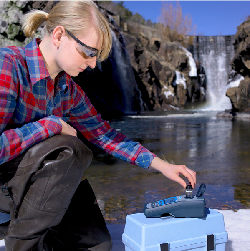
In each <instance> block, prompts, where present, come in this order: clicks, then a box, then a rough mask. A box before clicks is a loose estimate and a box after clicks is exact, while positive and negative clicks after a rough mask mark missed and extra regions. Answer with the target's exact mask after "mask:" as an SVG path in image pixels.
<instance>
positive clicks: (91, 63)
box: [87, 57, 96, 69]
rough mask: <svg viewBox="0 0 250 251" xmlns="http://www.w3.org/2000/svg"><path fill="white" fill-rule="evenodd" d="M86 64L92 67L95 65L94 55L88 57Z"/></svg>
mask: <svg viewBox="0 0 250 251" xmlns="http://www.w3.org/2000/svg"><path fill="white" fill-rule="evenodd" d="M87 64H88V66H89V67H90V68H92V69H94V68H95V67H96V57H93V58H90V59H88V62H87Z"/></svg>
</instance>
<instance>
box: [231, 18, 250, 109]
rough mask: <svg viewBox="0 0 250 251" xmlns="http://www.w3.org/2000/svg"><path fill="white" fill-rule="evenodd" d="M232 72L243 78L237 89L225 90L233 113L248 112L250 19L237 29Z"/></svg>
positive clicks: (249, 93)
mask: <svg viewBox="0 0 250 251" xmlns="http://www.w3.org/2000/svg"><path fill="white" fill-rule="evenodd" d="M234 49H235V56H234V58H233V59H232V61H231V66H232V70H233V71H235V72H236V74H240V75H241V76H243V77H244V80H242V81H241V82H240V84H239V86H238V87H232V88H229V89H228V90H227V93H226V95H227V96H228V97H229V98H230V100H231V103H232V107H233V110H234V111H239V112H244V111H250V17H248V19H247V20H246V21H245V22H243V23H242V24H241V25H240V26H238V27H237V33H236V35H235V42H234Z"/></svg>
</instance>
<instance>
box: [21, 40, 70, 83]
mask: <svg viewBox="0 0 250 251" xmlns="http://www.w3.org/2000/svg"><path fill="white" fill-rule="evenodd" d="M40 42H41V40H40V39H39V38H35V39H33V40H32V41H31V42H30V43H28V44H27V45H26V46H25V57H26V61H27V65H28V70H29V73H30V81H31V83H32V84H33V85H34V84H35V83H36V82H38V81H39V80H41V79H44V78H46V77H50V74H49V72H48V69H47V67H46V65H45V61H44V59H43V55H42V53H41V51H40V48H39V44H40ZM58 77H59V78H60V79H65V84H66V85H67V86H68V82H69V81H72V78H71V76H70V75H68V74H67V73H66V72H64V71H63V72H60V73H59V75H58Z"/></svg>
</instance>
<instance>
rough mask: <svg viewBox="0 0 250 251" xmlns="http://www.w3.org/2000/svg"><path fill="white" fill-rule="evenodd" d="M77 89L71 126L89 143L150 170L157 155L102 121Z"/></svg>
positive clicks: (82, 93) (85, 97)
mask: <svg viewBox="0 0 250 251" xmlns="http://www.w3.org/2000/svg"><path fill="white" fill-rule="evenodd" d="M76 89H77V90H76V91H75V95H74V108H73V109H71V111H70V119H69V122H70V124H71V125H72V126H73V127H74V128H76V129H77V130H79V131H80V132H81V133H82V134H83V135H84V137H85V138H86V139H87V140H88V141H90V142H91V143H93V144H94V145H96V146H98V147H100V148H102V149H103V150H104V151H106V152H107V153H109V154H111V155H113V156H115V157H117V158H119V159H122V160H124V161H127V162H130V163H131V164H134V165H138V166H141V167H143V168H148V167H149V166H150V164H151V162H152V160H153V158H154V157H155V156H156V155H155V154H153V153H152V152H150V151H149V150H147V149H146V148H145V147H143V146H142V145H141V144H140V143H138V142H134V141H133V140H131V139H129V138H127V137H126V136H125V135H123V134H121V133H118V132H117V131H116V130H115V129H113V128H111V127H110V125H109V123H108V122H107V121H105V120H102V118H101V116H100V114H98V113H97V111H96V109H95V108H94V106H93V105H92V104H91V102H90V100H89V99H88V97H87V96H86V94H85V93H84V92H83V91H82V90H81V89H80V88H76Z"/></svg>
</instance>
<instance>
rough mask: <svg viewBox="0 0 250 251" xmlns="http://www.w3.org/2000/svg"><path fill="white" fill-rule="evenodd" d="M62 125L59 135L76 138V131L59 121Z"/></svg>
mask: <svg viewBox="0 0 250 251" xmlns="http://www.w3.org/2000/svg"><path fill="white" fill-rule="evenodd" d="M59 120H60V122H61V124H62V131H61V134H64V135H71V136H75V137H77V133H76V129H75V128H73V127H72V126H70V125H69V124H67V123H66V122H64V121H63V120H62V119H59Z"/></svg>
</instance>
